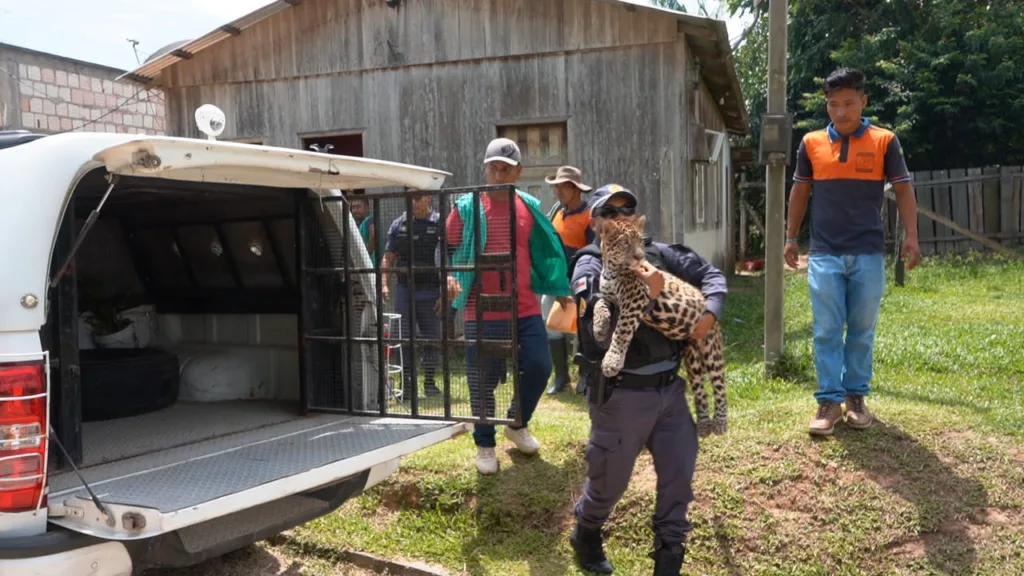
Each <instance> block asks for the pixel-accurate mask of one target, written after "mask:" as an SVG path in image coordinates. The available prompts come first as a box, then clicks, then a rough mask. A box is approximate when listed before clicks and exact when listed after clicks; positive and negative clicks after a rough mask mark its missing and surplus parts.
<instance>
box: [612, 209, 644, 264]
mask: <svg viewBox="0 0 1024 576" xmlns="http://www.w3.org/2000/svg"><path fill="white" fill-rule="evenodd" d="M646 222H647V217H646V216H636V217H633V218H616V219H614V220H608V221H606V222H604V223H603V224H602V225H601V259H602V260H603V261H604V266H605V267H607V268H609V269H610V270H613V271H616V272H639V271H640V268H641V267H642V266H643V263H644V260H645V258H644V224H645V223H646Z"/></svg>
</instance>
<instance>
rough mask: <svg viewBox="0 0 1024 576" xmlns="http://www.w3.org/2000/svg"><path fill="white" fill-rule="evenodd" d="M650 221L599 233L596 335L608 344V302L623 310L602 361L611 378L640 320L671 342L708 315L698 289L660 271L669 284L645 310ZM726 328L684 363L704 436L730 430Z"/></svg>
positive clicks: (693, 347)
mask: <svg viewBox="0 0 1024 576" xmlns="http://www.w3.org/2000/svg"><path fill="white" fill-rule="evenodd" d="M646 221H647V219H646V217H645V216H639V217H636V218H633V219H629V218H626V219H618V220H608V221H605V222H604V224H603V226H602V229H601V253H602V256H601V259H602V261H603V264H602V269H601V278H600V290H601V296H602V297H601V299H599V300H598V301H597V303H595V304H594V336H595V337H597V339H598V340H599V341H606V340H607V337H608V332H609V330H610V329H611V311H610V309H609V307H608V303H609V302H611V303H613V304H615V305H616V306H617V307H618V309H619V317H618V322H617V323H616V324H615V327H614V331H613V332H612V341H611V345H610V347H609V348H608V352H607V353H606V354H605V356H604V360H603V361H602V362H601V371H602V372H603V373H604V375H605V376H607V377H612V376H615V375H616V374H618V373H619V371H621V370H622V366H623V362H624V361H625V358H626V350H627V348H629V343H630V341H631V340H632V339H633V334H634V333H635V332H636V329H637V327H638V326H639V325H640V322H641V320H642V321H643V322H644V323H645V324H647V325H649V326H651V327H653V328H655V329H656V330H658V331H659V332H661V333H662V334H664V335H665V336H666V337H668V338H670V339H673V340H682V339H685V338H686V336H687V335H688V334H689V333H690V332H691V331H692V330H693V328H694V326H695V325H696V324H697V321H698V320H700V317H701V315H703V313H704V295H703V294H701V292H700V290H698V289H697V288H696V287H694V286H692V285H690V284H688V283H686V282H684V281H682V280H680V279H679V278H677V277H676V276H673V275H672V274H669V273H668V272H664V271H663V272H662V274H663V275H664V277H665V286H664V287H663V288H662V290H661V292H659V293H658V297H657V299H656V300H655V301H654V304H653V306H652V308H651V311H650V313H648V314H647V315H646V316H644V309H645V308H646V306H647V303H648V302H650V291H649V290H648V288H647V284H645V283H644V281H643V278H641V276H640V270H641V268H642V267H643V265H644V263H645V262H646V259H645V257H644V244H643V228H644V224H645V223H646ZM723 354H724V346H723V342H722V330H721V328H720V326H719V325H718V323H717V322H716V323H715V325H714V327H713V328H712V329H711V330H710V331H709V332H708V334H707V335H706V336H705V337H704V338H703V339H702V340H699V341H692V342H690V343H689V345H688V346H687V347H686V352H685V357H684V362H685V364H686V370H687V373H688V375H689V381H690V387H691V388H692V389H693V395H694V403H695V404H696V407H697V433H698V434H699V435H700V436H707V435H708V434H710V433H712V432H714V433H715V434H724V433H725V431H726V410H727V405H726V396H725V364H724V358H723ZM705 378H710V379H711V386H712V389H713V390H714V395H715V416H714V419H712V418H711V417H710V415H709V406H708V395H707V391H706V390H705V389H704V380H705Z"/></svg>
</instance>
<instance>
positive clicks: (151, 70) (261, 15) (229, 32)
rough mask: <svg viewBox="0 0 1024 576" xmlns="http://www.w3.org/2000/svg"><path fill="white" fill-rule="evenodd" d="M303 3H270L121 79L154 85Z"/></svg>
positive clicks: (293, 0) (289, 0) (296, 0)
mask: <svg viewBox="0 0 1024 576" xmlns="http://www.w3.org/2000/svg"><path fill="white" fill-rule="evenodd" d="M300 2H302V0H278V1H277V2H272V3H270V4H267V5H266V6H264V7H262V8H259V9H257V10H254V11H252V12H250V13H248V14H246V15H245V16H242V17H241V18H238V19H237V20H233V21H231V22H228V23H227V24H224V25H223V26H220V27H218V28H217V29H216V30H214V31H212V32H210V33H208V34H206V35H204V36H201V37H199V38H196V39H195V40H192V41H190V42H188V43H186V44H184V45H183V46H180V47H178V48H177V49H175V50H171V51H169V52H167V53H166V54H162V55H160V56H157V57H155V58H154V57H151V59H150V60H147V61H146V63H144V64H143V65H142V66H139V67H138V68H136V69H134V70H132V71H131V72H128V73H126V74H124V75H123V76H122V78H128V79H131V80H134V81H136V82H141V83H143V84H152V83H153V81H155V80H156V79H157V77H158V76H159V75H160V72H162V71H163V70H164V69H165V68H167V67H169V66H173V65H174V64H177V63H178V62H181V61H182V60H188V59H190V58H192V57H193V56H194V55H196V54H197V53H199V52H200V51H201V50H205V49H206V48H209V47H210V46H213V45H214V44H216V43H218V42H220V41H221V40H224V39H225V38H230V37H232V36H238V35H239V34H241V33H242V31H243V30H245V29H246V28H248V27H249V26H252V25H253V24H257V23H259V22H261V21H263V20H266V19H267V18H269V17H271V16H273V15H274V14H277V13H278V12H280V11H282V10H284V9H285V8H290V7H292V6H294V5H296V4H299V3H300Z"/></svg>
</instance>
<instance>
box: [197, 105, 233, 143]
mask: <svg viewBox="0 0 1024 576" xmlns="http://www.w3.org/2000/svg"><path fill="white" fill-rule="evenodd" d="M225 122H226V120H225V117H224V111H223V110H221V109H220V108H217V107H216V106H214V105H213V104H203V105H202V106H200V107H199V108H197V109H196V126H198V127H199V131H200V132H202V133H203V134H206V137H207V138H208V139H210V140H216V139H217V136H220V135H221V132H224V126H225Z"/></svg>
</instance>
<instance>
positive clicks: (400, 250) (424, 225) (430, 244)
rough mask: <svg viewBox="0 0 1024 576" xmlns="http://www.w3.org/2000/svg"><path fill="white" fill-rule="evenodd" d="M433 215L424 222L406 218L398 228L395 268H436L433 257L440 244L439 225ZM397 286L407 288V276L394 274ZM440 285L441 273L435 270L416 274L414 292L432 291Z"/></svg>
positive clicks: (400, 273)
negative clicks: (410, 250)
mask: <svg viewBox="0 0 1024 576" xmlns="http://www.w3.org/2000/svg"><path fill="white" fill-rule="evenodd" d="M434 216H435V214H434V213H431V215H430V216H429V217H428V218H427V219H425V220H417V219H416V218H410V217H408V216H406V217H405V218H403V219H402V222H401V224H399V226H398V233H397V234H396V240H397V242H396V246H395V253H396V254H397V255H398V259H397V260H396V262H395V266H408V265H409V261H410V260H412V264H413V266H430V267H432V268H436V266H437V264H436V263H435V261H434V256H435V253H436V251H437V247H438V245H439V244H440V243H441V236H440V224H439V223H438V221H437V220H435V219H434ZM410 228H411V231H412V255H411V258H410V254H409V234H410ZM395 276H396V277H397V279H398V283H399V284H404V285H406V286H408V284H409V280H408V278H407V276H408V274H406V273H405V272H395ZM440 285H441V273H440V272H439V271H437V270H436V269H435V270H434V271H430V272H416V290H417V291H419V290H434V289H437V288H438V287H439V286H440Z"/></svg>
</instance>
